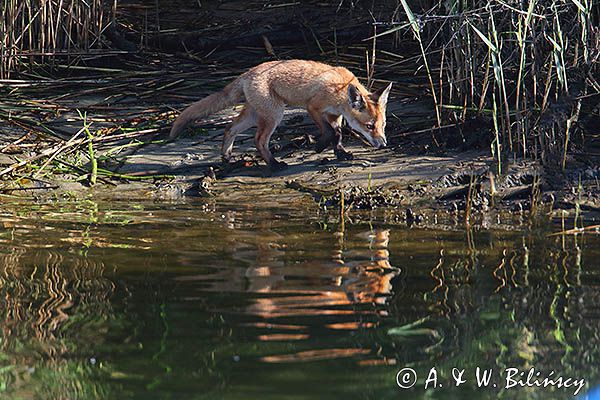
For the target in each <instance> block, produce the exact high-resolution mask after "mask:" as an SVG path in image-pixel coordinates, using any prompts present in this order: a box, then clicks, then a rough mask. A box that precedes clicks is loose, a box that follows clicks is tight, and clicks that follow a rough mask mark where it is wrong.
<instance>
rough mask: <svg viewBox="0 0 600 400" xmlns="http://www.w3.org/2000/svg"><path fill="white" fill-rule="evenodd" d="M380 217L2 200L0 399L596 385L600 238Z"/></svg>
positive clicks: (435, 393)
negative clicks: (519, 380)
mask: <svg viewBox="0 0 600 400" xmlns="http://www.w3.org/2000/svg"><path fill="white" fill-rule="evenodd" d="M384 214H385V213H383V214H375V215H373V216H371V217H369V216H363V217H362V218H361V219H360V221H365V222H359V219H358V218H356V216H355V217H354V219H353V220H351V221H347V222H346V224H345V226H344V227H343V232H342V227H341V226H340V224H339V223H338V217H337V215H336V214H335V213H329V214H327V213H322V212H318V211H316V210H315V209H314V206H312V205H310V204H308V205H302V204H283V205H278V206H269V205H261V204H221V205H215V204H204V203H185V204H154V203H147V204H144V203H141V204H136V203H118V202H116V203H115V202H111V203H96V202H92V201H69V202H63V203H56V204H43V205H35V206H32V205H24V204H18V203H15V204H5V205H4V206H3V208H2V211H1V212H0V223H1V225H0V260H1V261H0V263H1V265H2V266H1V270H0V285H1V289H0V290H1V293H0V304H1V309H2V313H3V318H2V321H1V322H0V326H1V329H2V341H1V343H0V395H1V396H0V397H2V398H8V399H284V398H285V399H338V398H339V399H349V398H364V399H398V398H407V399H414V398H422V397H423V398H425V397H426V398H440V399H442V398H443V399H447V398H465V399H473V398H497V397H501V398H540V399H548V398H559V399H566V398H573V392H574V389H573V388H569V389H564V388H562V389H559V388H554V389H552V388H550V387H548V388H545V389H540V388H523V387H516V388H509V389H505V388H504V386H505V382H504V380H503V379H502V378H500V377H498V378H496V377H494V380H493V381H491V382H497V385H498V387H496V388H493V387H488V388H487V389H486V388H478V387H477V384H476V382H475V378H474V374H475V371H476V367H477V366H479V367H481V368H484V369H492V370H493V371H494V373H495V374H499V373H501V372H504V371H505V369H506V368H510V367H514V368H519V369H520V371H528V370H529V368H531V367H535V368H536V370H535V371H541V373H542V375H541V376H542V377H545V376H547V375H548V373H549V372H550V371H551V370H554V371H555V373H556V375H562V376H563V377H565V378H566V377H572V378H584V379H585V380H586V387H585V388H584V389H583V390H582V393H583V392H585V391H587V390H589V389H590V388H592V387H593V386H595V385H596V384H598V382H600V368H599V363H598V361H599V360H600V357H599V350H600V333H599V329H598V327H599V323H598V322H599V319H600V313H599V306H598V304H599V303H600V302H599V300H600V294H599V292H598V285H599V283H600V279H599V277H600V263H599V262H598V259H599V258H600V251H599V249H600V246H599V244H600V237H599V236H598V235H594V234H591V235H586V236H584V237H577V238H575V237H573V236H560V235H558V236H548V234H549V233H551V232H556V231H559V230H560V224H557V223H550V222H547V221H546V222H544V221H534V222H533V223H531V222H529V221H528V220H527V219H526V218H524V219H523V220H522V221H520V222H519V221H516V220H515V221H510V223H509V224H506V225H504V227H503V228H499V227H498V226H497V225H495V224H491V225H489V226H490V227H489V228H482V227H476V228H473V229H471V230H469V231H465V229H464V226H463V225H462V224H461V223H460V222H458V223H455V224H453V223H447V224H443V225H439V226H435V225H433V224H430V225H426V226H410V227H409V226H406V224H402V223H391V222H382V221H384V220H388V221H389V220H393V218H390V217H389V215H387V216H386V215H384ZM350 217H351V218H352V215H351V216H350ZM369 219H370V221H369ZM406 367H410V368H413V369H414V370H415V372H416V373H417V374H418V376H419V381H418V382H417V384H416V386H415V387H414V388H412V389H407V390H402V389H400V388H399V387H398V385H397V384H396V374H397V373H398V371H399V370H401V369H403V368H406ZM433 367H435V368H436V371H437V373H438V381H437V384H438V385H439V384H442V387H439V386H438V387H437V388H435V389H433V388H432V387H431V385H432V383H433V382H430V387H429V388H428V389H427V390H425V389H424V384H425V380H426V378H427V376H428V374H429V373H430V371H431V368H433ZM455 367H456V368H460V369H464V370H465V373H464V378H465V379H466V380H467V382H466V383H464V384H462V385H461V386H459V387H452V386H453V385H452V384H453V382H454V381H453V379H452V368H455ZM430 377H431V376H430ZM491 384H492V383H490V386H491Z"/></svg>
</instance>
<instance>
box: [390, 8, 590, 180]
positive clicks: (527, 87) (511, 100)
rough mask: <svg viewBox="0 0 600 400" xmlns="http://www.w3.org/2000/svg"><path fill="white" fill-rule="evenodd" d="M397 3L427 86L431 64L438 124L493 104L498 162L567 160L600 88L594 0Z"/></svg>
mask: <svg viewBox="0 0 600 400" xmlns="http://www.w3.org/2000/svg"><path fill="white" fill-rule="evenodd" d="M401 3H402V6H403V8H404V11H405V13H404V14H405V17H404V20H408V22H409V26H410V28H407V27H404V28H403V29H404V32H405V33H406V35H407V37H408V35H411V36H413V37H414V38H415V39H416V42H417V43H416V44H417V45H418V48H419V52H420V53H422V60H423V61H422V62H423V67H424V68H425V70H426V71H427V75H428V78H429V82H430V85H431V86H432V87H433V86H434V83H433V81H432V80H431V75H432V73H433V71H436V69H439V70H438V71H437V74H436V75H437V76H438V77H439V79H438V82H436V84H437V86H438V87H437V88H435V90H433V100H434V101H435V103H436V106H437V108H438V110H442V112H443V115H442V124H447V123H448V122H449V120H453V121H456V119H457V118H458V120H459V122H464V121H466V120H467V119H469V118H472V117H475V116H478V115H479V116H484V117H485V116H486V115H487V113H488V111H487V110H490V109H491V110H492V120H491V121H490V132H492V135H491V137H490V141H491V143H492V146H491V150H492V154H493V156H494V157H495V158H497V161H498V169H499V170H500V166H501V160H502V159H508V158H517V157H531V158H534V159H539V160H541V161H542V162H543V163H554V164H555V165H559V166H561V167H562V168H565V167H566V164H567V161H568V155H569V154H570V149H571V148H572V147H574V146H582V144H581V143H574V142H573V139H574V138H575V137H578V138H582V137H584V136H585V133H586V132H582V131H581V127H580V126H579V125H580V124H578V121H579V119H580V118H581V117H582V116H584V114H585V113H588V115H589V114H590V113H591V110H592V109H593V108H594V106H595V105H596V104H598V101H599V98H600V87H598V84H597V81H598V79H597V77H598V76H600V28H598V26H600V1H598V0H564V1H562V0H524V1H520V2H513V1H505V0H496V1H494V2H487V1H482V0H452V1H446V2H435V4H433V3H428V4H427V3H421V4H425V5H424V6H422V7H423V8H422V9H420V10H416V9H415V7H414V6H413V9H412V10H411V9H410V8H408V4H407V3H406V1H404V0H401ZM411 4H412V3H411ZM404 20H403V18H402V16H400V17H399V21H398V22H397V23H398V24H400V23H402V22H404ZM417 22H418V25H417ZM399 30H400V28H394V29H393V31H394V32H395V33H397V32H398V31H399ZM380 36H381V35H380ZM381 41H382V39H381V38H380V42H381ZM424 49H435V51H432V50H429V52H428V53H426V52H425V51H424ZM440 49H441V51H438V50H440ZM436 94H437V95H436ZM442 104H443V107H442V106H441V105H442ZM459 111H462V112H459ZM438 119H439V116H438ZM575 132H577V133H580V134H577V135H576V134H575Z"/></svg>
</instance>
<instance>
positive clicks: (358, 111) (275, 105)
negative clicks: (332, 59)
mask: <svg viewBox="0 0 600 400" xmlns="http://www.w3.org/2000/svg"><path fill="white" fill-rule="evenodd" d="M391 88H392V83H390V84H388V85H387V86H386V87H385V88H383V89H382V90H380V91H377V92H374V93H371V92H370V91H369V90H367V89H366V88H365V87H364V86H363V85H362V84H361V83H360V82H359V81H358V79H357V78H356V76H355V75H354V74H353V73H352V72H350V71H349V70H348V69H346V68H344V67H336V66H331V65H328V64H325V63H321V62H316V61H308V60H284V61H268V62H264V63H262V64H259V65H257V66H255V67H253V68H251V69H249V70H248V71H246V72H244V73H243V74H241V75H240V76H238V77H237V78H236V79H235V80H234V81H233V82H231V83H229V84H228V85H227V86H225V88H224V89H223V90H221V91H219V92H216V93H213V94H211V95H209V96H207V97H205V98H203V99H201V100H199V101H197V102H195V103H192V104H191V105H190V106H189V107H187V108H186V109H184V110H183V111H182V112H181V114H180V115H179V116H178V117H177V118H176V120H175V122H174V123H173V125H172V127H171V130H170V133H169V139H170V140H174V139H175V138H177V136H178V135H179V134H180V133H181V132H182V131H183V129H184V128H185V127H186V126H187V125H188V124H190V123H191V122H193V121H195V120H198V119H201V118H204V117H207V116H209V115H211V114H213V113H215V112H217V111H220V110H223V109H225V108H227V107H231V106H234V105H236V104H238V103H239V102H241V101H242V100H245V105H244V106H243V108H242V110H241V112H240V113H239V115H238V116H236V117H235V118H234V119H233V121H232V122H231V124H230V125H229V126H228V127H227V128H226V129H225V132H224V135H223V144H222V147H221V156H222V159H223V162H226V163H228V162H230V160H231V157H232V152H233V144H234V141H235V137H236V136H237V135H238V134H240V133H242V132H244V131H246V130H247V129H250V128H252V127H256V134H255V137H254V143H255V145H256V149H257V150H258V152H259V154H260V156H261V157H262V158H263V160H264V161H265V162H266V163H267V165H268V166H269V167H270V168H271V169H272V170H282V169H284V168H286V167H287V164H286V163H285V162H283V161H279V160H277V159H276V158H275V157H274V156H273V154H272V153H271V151H270V150H269V141H270V139H271V136H272V135H273V132H274V131H275V129H276V128H277V126H278V125H279V123H280V122H281V121H282V119H283V113H284V109H285V107H286V106H295V107H302V108H304V109H306V111H307V112H308V114H309V116H310V117H311V118H312V120H313V121H314V122H315V124H316V125H317V127H318V128H319V131H320V137H319V139H318V140H317V143H316V145H315V150H316V151H317V152H318V153H321V152H322V151H324V150H325V149H326V148H328V147H329V146H330V145H332V147H333V150H334V154H335V155H336V157H337V159H338V160H352V159H353V158H354V157H353V155H352V154H351V153H349V152H348V151H346V149H345V148H344V146H343V145H342V121H343V120H345V121H346V123H347V124H348V125H349V126H350V128H352V129H353V130H355V131H358V132H359V133H360V134H362V136H363V137H364V138H365V139H366V141H367V142H368V143H369V144H370V145H371V146H372V147H375V148H383V147H385V146H386V145H387V139H386V136H385V125H386V118H385V114H386V108H387V102H388V97H389V93H390V90H391Z"/></svg>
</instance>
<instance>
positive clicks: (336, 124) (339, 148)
mask: <svg viewBox="0 0 600 400" xmlns="http://www.w3.org/2000/svg"><path fill="white" fill-rule="evenodd" d="M308 114H309V115H310V116H311V118H312V119H313V120H314V121H315V123H316V124H317V126H318V127H319V130H320V131H321V137H320V138H319V140H318V141H317V144H316V145H315V151H316V152H317V153H321V152H322V151H323V150H325V149H326V148H328V147H329V145H333V151H334V153H335V155H336V157H337V159H338V160H352V159H353V158H354V156H352V154H350V153H349V152H347V151H346V149H344V146H343V145H342V129H341V126H342V116H341V115H332V114H325V115H322V114H321V113H319V112H318V110H316V109H312V108H310V107H308Z"/></svg>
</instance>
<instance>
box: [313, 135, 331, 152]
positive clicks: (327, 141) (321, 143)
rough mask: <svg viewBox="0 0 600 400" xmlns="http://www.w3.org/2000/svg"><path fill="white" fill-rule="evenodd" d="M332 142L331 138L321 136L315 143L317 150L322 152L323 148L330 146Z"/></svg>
mask: <svg viewBox="0 0 600 400" xmlns="http://www.w3.org/2000/svg"><path fill="white" fill-rule="evenodd" d="M331 143H332V141H331V138H323V137H321V138H320V139H319V140H317V143H315V151H316V152H317V153H322V152H323V150H325V149H326V148H328V147H329V145H330V144H331Z"/></svg>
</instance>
